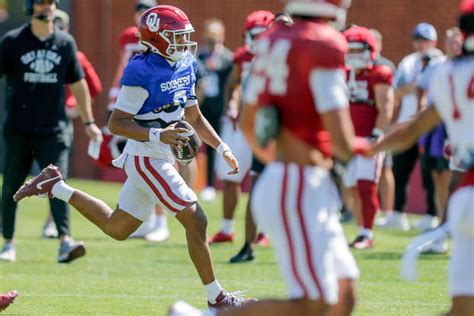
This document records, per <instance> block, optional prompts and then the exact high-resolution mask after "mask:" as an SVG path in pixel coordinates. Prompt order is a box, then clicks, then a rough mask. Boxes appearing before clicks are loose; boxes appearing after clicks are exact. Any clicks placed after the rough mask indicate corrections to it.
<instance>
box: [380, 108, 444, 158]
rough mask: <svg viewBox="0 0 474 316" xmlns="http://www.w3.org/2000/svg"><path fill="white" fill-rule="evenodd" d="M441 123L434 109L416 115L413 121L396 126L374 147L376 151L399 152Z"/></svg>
mask: <svg viewBox="0 0 474 316" xmlns="http://www.w3.org/2000/svg"><path fill="white" fill-rule="evenodd" d="M440 122H441V118H440V117H439V115H438V112H437V111H436V109H435V108H434V107H429V108H427V109H425V110H424V111H422V112H420V113H418V114H417V115H416V116H415V118H414V119H413V120H410V121H408V122H406V123H402V124H398V125H396V126H395V127H394V128H393V131H392V132H390V133H389V134H388V135H387V137H386V138H384V139H383V140H382V141H381V142H380V143H378V144H377V145H376V146H375V150H376V151H392V152H394V153H397V152H401V151H403V150H405V149H407V148H409V147H410V146H412V145H413V144H415V143H416V141H417V140H418V138H419V137H420V136H421V135H422V134H423V133H425V132H427V131H429V130H431V129H432V128H434V127H435V126H437V125H438V124H439V123H440Z"/></svg>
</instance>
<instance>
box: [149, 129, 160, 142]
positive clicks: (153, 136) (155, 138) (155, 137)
mask: <svg viewBox="0 0 474 316" xmlns="http://www.w3.org/2000/svg"><path fill="white" fill-rule="evenodd" d="M162 131H163V129H162V128H153V127H152V128H150V131H149V132H148V139H149V140H150V142H152V143H159V142H161V139H160V135H161V132H162Z"/></svg>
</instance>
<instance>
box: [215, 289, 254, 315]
mask: <svg viewBox="0 0 474 316" xmlns="http://www.w3.org/2000/svg"><path fill="white" fill-rule="evenodd" d="M255 301H256V299H254V298H245V297H243V296H242V293H241V292H240V291H238V292H232V293H228V292H224V291H222V292H221V293H220V294H219V295H218V296H217V297H216V302H215V303H214V304H212V303H211V302H209V301H208V302H207V306H208V307H209V310H211V311H217V310H221V311H223V310H224V311H225V310H226V309H228V308H231V307H239V306H242V305H245V304H247V303H250V302H255Z"/></svg>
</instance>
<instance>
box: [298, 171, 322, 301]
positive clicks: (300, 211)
mask: <svg viewBox="0 0 474 316" xmlns="http://www.w3.org/2000/svg"><path fill="white" fill-rule="evenodd" d="M298 171H299V180H298V200H297V209H298V219H299V221H300V225H301V232H302V233H303V240H304V247H305V250H306V262H307V263H308V267H309V272H310V273H311V278H312V279H313V282H314V283H315V284H316V288H317V289H318V292H319V295H320V296H321V298H322V299H323V300H324V292H323V289H322V287H321V284H320V283H319V279H318V275H317V274H316V268H315V266H314V264H313V252H312V249H311V244H310V242H309V238H308V232H307V230H306V226H305V221H304V214H303V192H304V167H303V166H299V167H298ZM314 216H316V214H314Z"/></svg>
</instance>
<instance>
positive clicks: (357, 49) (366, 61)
mask: <svg viewBox="0 0 474 316" xmlns="http://www.w3.org/2000/svg"><path fill="white" fill-rule="evenodd" d="M367 46H368V45H367V44H365V43H361V42H350V43H349V52H348V53H347V55H346V65H347V66H349V67H350V68H352V69H354V70H358V69H366V68H370V67H371V66H372V63H373V62H372V58H371V51H370V49H369V48H368V47H367Z"/></svg>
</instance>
